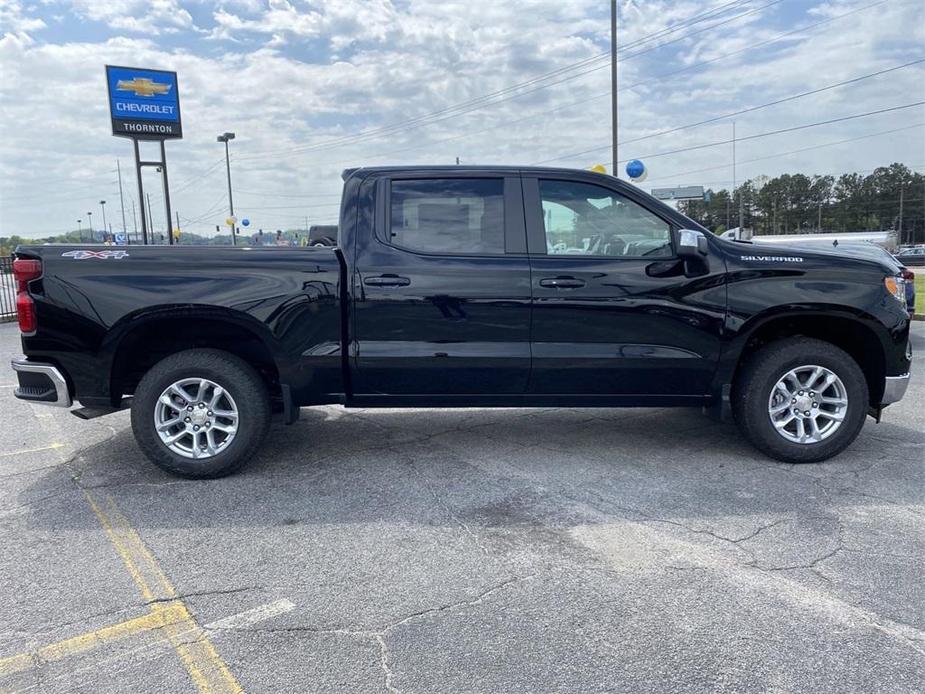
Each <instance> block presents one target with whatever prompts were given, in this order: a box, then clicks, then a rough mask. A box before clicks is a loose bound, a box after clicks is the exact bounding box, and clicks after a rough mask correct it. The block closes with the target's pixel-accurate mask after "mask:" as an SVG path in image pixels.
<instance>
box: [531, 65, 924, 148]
mask: <svg viewBox="0 0 925 694" xmlns="http://www.w3.org/2000/svg"><path fill="white" fill-rule="evenodd" d="M920 63H925V58H920V59H919V60H913V61H911V62H908V63H904V64H902V65H894V66H893V67H889V68H885V69H883V70H878V71H877V72H871V73H868V74H866V75H861V76H860V77H853V78H851V79H848V80H844V81H842V82H835V83H834V84H827V85H826V86H824V87H819V88H817V89H811V90H809V91H805V92H800V93H799V94H793V95H791V96H786V97H783V98H781V99H775V100H774V101H768V102H766V103H763V104H759V105H757V106H750V107H749V108H744V109H741V110H739V111H733V112H731V113H724V114H723V115H721V116H714V117H713V118H707V119H706V120H701V121H697V122H696V123H688V124H686V125H679V126H676V127H674V128H668V129H667V130H660V131H658V132H656V133H651V134H649V135H642V136H641V137H636V138H633V139H632V140H626V141H624V142H620V143H618V144H620V145H624V144H631V143H633V142H641V141H642V140H649V139H651V138H653V137H660V136H662V135H669V134H671V133H675V132H678V131H680V130H687V129H688V128H695V127H698V126H701V125H707V124H709V123H715V122H717V121H721V120H725V119H726V118H732V117H733V116H740V115H742V114H744V113H752V112H753V111H758V110H760V109H763V108H768V107H769V106H777V105H779V104H783V103H786V102H788V101H793V100H795V99H802V98H803V97H805V96H812V95H813V94H819V93H820V92H824V91H828V90H830V89H836V88H838V87H844V86H845V85H848V84H854V83H856V82H861V81H862V80H866V79H870V78H872V77H878V76H880V75H885V74H887V73H890V72H895V71H896V70H902V69H904V68H907V67H911V66H913V65H918V64H920ZM738 139H742V138H737V140H738ZM609 148H610V144H607V145H602V146H600V147H592V148H591V149H586V150H582V151H581V152H572V153H570V154H564V155H562V156H559V157H552V158H551V159H544V160H542V161H538V162H535V164H547V163H549V162H551V161H559V160H561V159H570V158H572V157H577V156H581V155H583V154H590V153H592V152H598V151H600V150H602V149H609Z"/></svg>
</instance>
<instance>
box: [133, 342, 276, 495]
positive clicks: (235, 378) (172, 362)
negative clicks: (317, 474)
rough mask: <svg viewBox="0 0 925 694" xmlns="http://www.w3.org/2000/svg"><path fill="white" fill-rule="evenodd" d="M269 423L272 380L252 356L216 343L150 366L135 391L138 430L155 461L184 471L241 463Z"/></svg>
mask: <svg viewBox="0 0 925 694" xmlns="http://www.w3.org/2000/svg"><path fill="white" fill-rule="evenodd" d="M269 425H270V403H269V396H268V394H267V388H266V384H265V383H264V382H263V379H261V378H260V376H259V375H258V374H257V372H256V371H255V370H254V369H253V368H251V367H250V366H249V365H248V364H247V363H246V362H244V361H242V360H241V359H239V358H238V357H236V356H234V355H233V354H229V353H228V352H223V351H220V350H215V349H191V350H186V351H183V352H177V353H176V354H172V355H170V356H168V357H165V358H164V359H163V360H161V361H159V362H158V363H157V364H155V365H154V366H153V367H152V368H151V370H150V371H148V372H147V373H146V374H145V375H144V377H143V378H142V379H141V382H140V383H139V384H138V387H137V388H136V389H135V395H134V398H133V399H132V430H133V431H134V433H135V439H136V440H137V441H138V445H139V447H140V448H141V450H142V452H143V453H144V454H145V455H146V456H147V457H148V459H149V460H151V462H153V463H154V464H155V465H157V466H159V467H161V468H163V469H164V470H166V471H168V472H170V473H172V474H174V475H179V476H181V477H190V478H214V477H222V476H224V475H228V474H231V473H232V472H235V471H236V470H238V469H240V468H241V466H242V465H244V463H246V462H247V461H248V460H249V459H250V457H251V456H253V455H254V453H255V452H256V451H257V449H258V447H259V446H260V444H261V443H262V441H263V439H264V437H265V436H266V433H267V429H268V428H269Z"/></svg>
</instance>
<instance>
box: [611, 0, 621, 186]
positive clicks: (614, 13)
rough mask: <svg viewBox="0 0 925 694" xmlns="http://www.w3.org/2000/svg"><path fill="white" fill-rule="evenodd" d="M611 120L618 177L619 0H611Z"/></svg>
mask: <svg viewBox="0 0 925 694" xmlns="http://www.w3.org/2000/svg"><path fill="white" fill-rule="evenodd" d="M610 121H611V134H610V137H611V141H612V147H613V152H612V156H613V162H612V163H611V167H612V168H611V172H612V173H613V175H614V176H615V177H616V176H617V173H618V169H619V164H618V163H617V162H618V161H619V159H618V158H617V0H610Z"/></svg>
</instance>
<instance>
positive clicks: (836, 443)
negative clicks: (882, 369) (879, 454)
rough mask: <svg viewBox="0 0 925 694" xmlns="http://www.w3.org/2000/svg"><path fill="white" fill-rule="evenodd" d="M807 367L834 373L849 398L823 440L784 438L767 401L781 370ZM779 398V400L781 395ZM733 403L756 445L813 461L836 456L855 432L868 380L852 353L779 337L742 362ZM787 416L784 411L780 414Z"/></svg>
mask: <svg viewBox="0 0 925 694" xmlns="http://www.w3.org/2000/svg"><path fill="white" fill-rule="evenodd" d="M808 365H813V366H820V367H823V368H824V369H828V370H829V371H830V372H831V373H833V374H835V375H836V376H837V377H838V378H839V379H840V380H841V383H842V384H843V386H844V388H843V390H844V391H845V395H846V397H847V401H848V402H847V407H846V410H845V411H844V412H842V414H843V419H842V420H841V423H840V425H839V426H838V427H837V429H835V430H834V431H833V432H832V433H831V434H830V435H828V436H827V438H824V439H823V440H819V441H815V442H805V443H798V442H794V441H791V440H788V439H787V438H786V437H785V436H784V435H782V434H781V433H779V430H778V428H777V427H775V425H774V423H773V422H772V415H771V414H770V412H769V410H770V409H771V404H770V400H771V396H772V392H773V391H774V389H775V387H776V385H777V383H778V381H779V380H781V379H782V378H783V377H784V376H785V374H788V373H789V372H790V371H791V370H793V369H799V368H800V367H803V366H808ZM795 387H798V386H795ZM795 395H796V394H795ZM807 395H808V392H807ZM778 399H779V400H780V401H781V403H782V404H784V399H783V398H781V397H780V396H778ZM810 406H811V407H816V405H812V404H810ZM732 407H733V414H734V416H735V420H736V423H737V424H738V425H739V428H740V430H741V431H742V434H743V435H744V436H745V438H746V439H748V441H750V442H751V443H752V445H754V446H755V448H757V449H758V450H760V451H761V452H763V453H765V454H767V455H769V456H770V457H772V458H776V459H777V460H780V461H783V462H786V463H815V462H819V461H822V460H827V459H828V458H831V457H832V456H835V455H838V454H839V453H841V452H842V451H843V450H845V448H847V447H848V446H849V445H850V444H851V442H852V441H854V439H855V438H856V437H857V435H858V433H860V431H861V428H862V427H863V426H864V420H865V418H866V416H867V411H868V389H867V380H866V379H865V378H864V373H863V372H862V371H861V367H860V366H858V363H857V362H856V361H855V360H854V359H853V358H852V357H851V355H849V354H848V353H847V352H845V351H844V350H842V349H840V348H839V347H836V346H835V345H833V344H831V343H828V342H824V341H822V340H816V339H812V338H805V337H794V338H786V339H781V340H777V341H775V342H771V343H770V344H767V345H765V346H764V347H762V348H761V349H759V350H758V351H757V352H755V354H753V355H752V356H751V357H749V359H748V361H747V362H746V363H745V364H744V365H743V367H742V370H741V372H740V373H739V374H738V376H737V378H736V382H735V387H734V389H733V401H732ZM788 415H789V413H788V412H785V413H784V414H783V415H779V417H780V418H785V417H786V416H788ZM822 421H824V422H825V421H827V420H822Z"/></svg>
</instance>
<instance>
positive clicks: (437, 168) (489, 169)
mask: <svg viewBox="0 0 925 694" xmlns="http://www.w3.org/2000/svg"><path fill="white" fill-rule="evenodd" d="M358 171H363V172H369V173H395V172H399V173H401V172H409V171H420V172H422V173H423V172H442V171H446V172H455V173H472V172H482V171H484V172H486V173H510V174H517V173H536V174H546V175H548V174H570V175H574V174H576V173H582V174H591V175H592V176H603V177H605V178H613V177H612V176H610V175H609V174H602V173H598V172H596V171H591V170H590V169H575V168H568V167H562V166H517V165H513V164H512V165H499V164H459V165H456V164H417V165H400V166H355V167H352V168H349V169H344V170H343V172H342V173H341V178H343V179H344V180H347V179H348V178H349V177H350V176H352V175H353V174H355V173H357V172H358Z"/></svg>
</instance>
